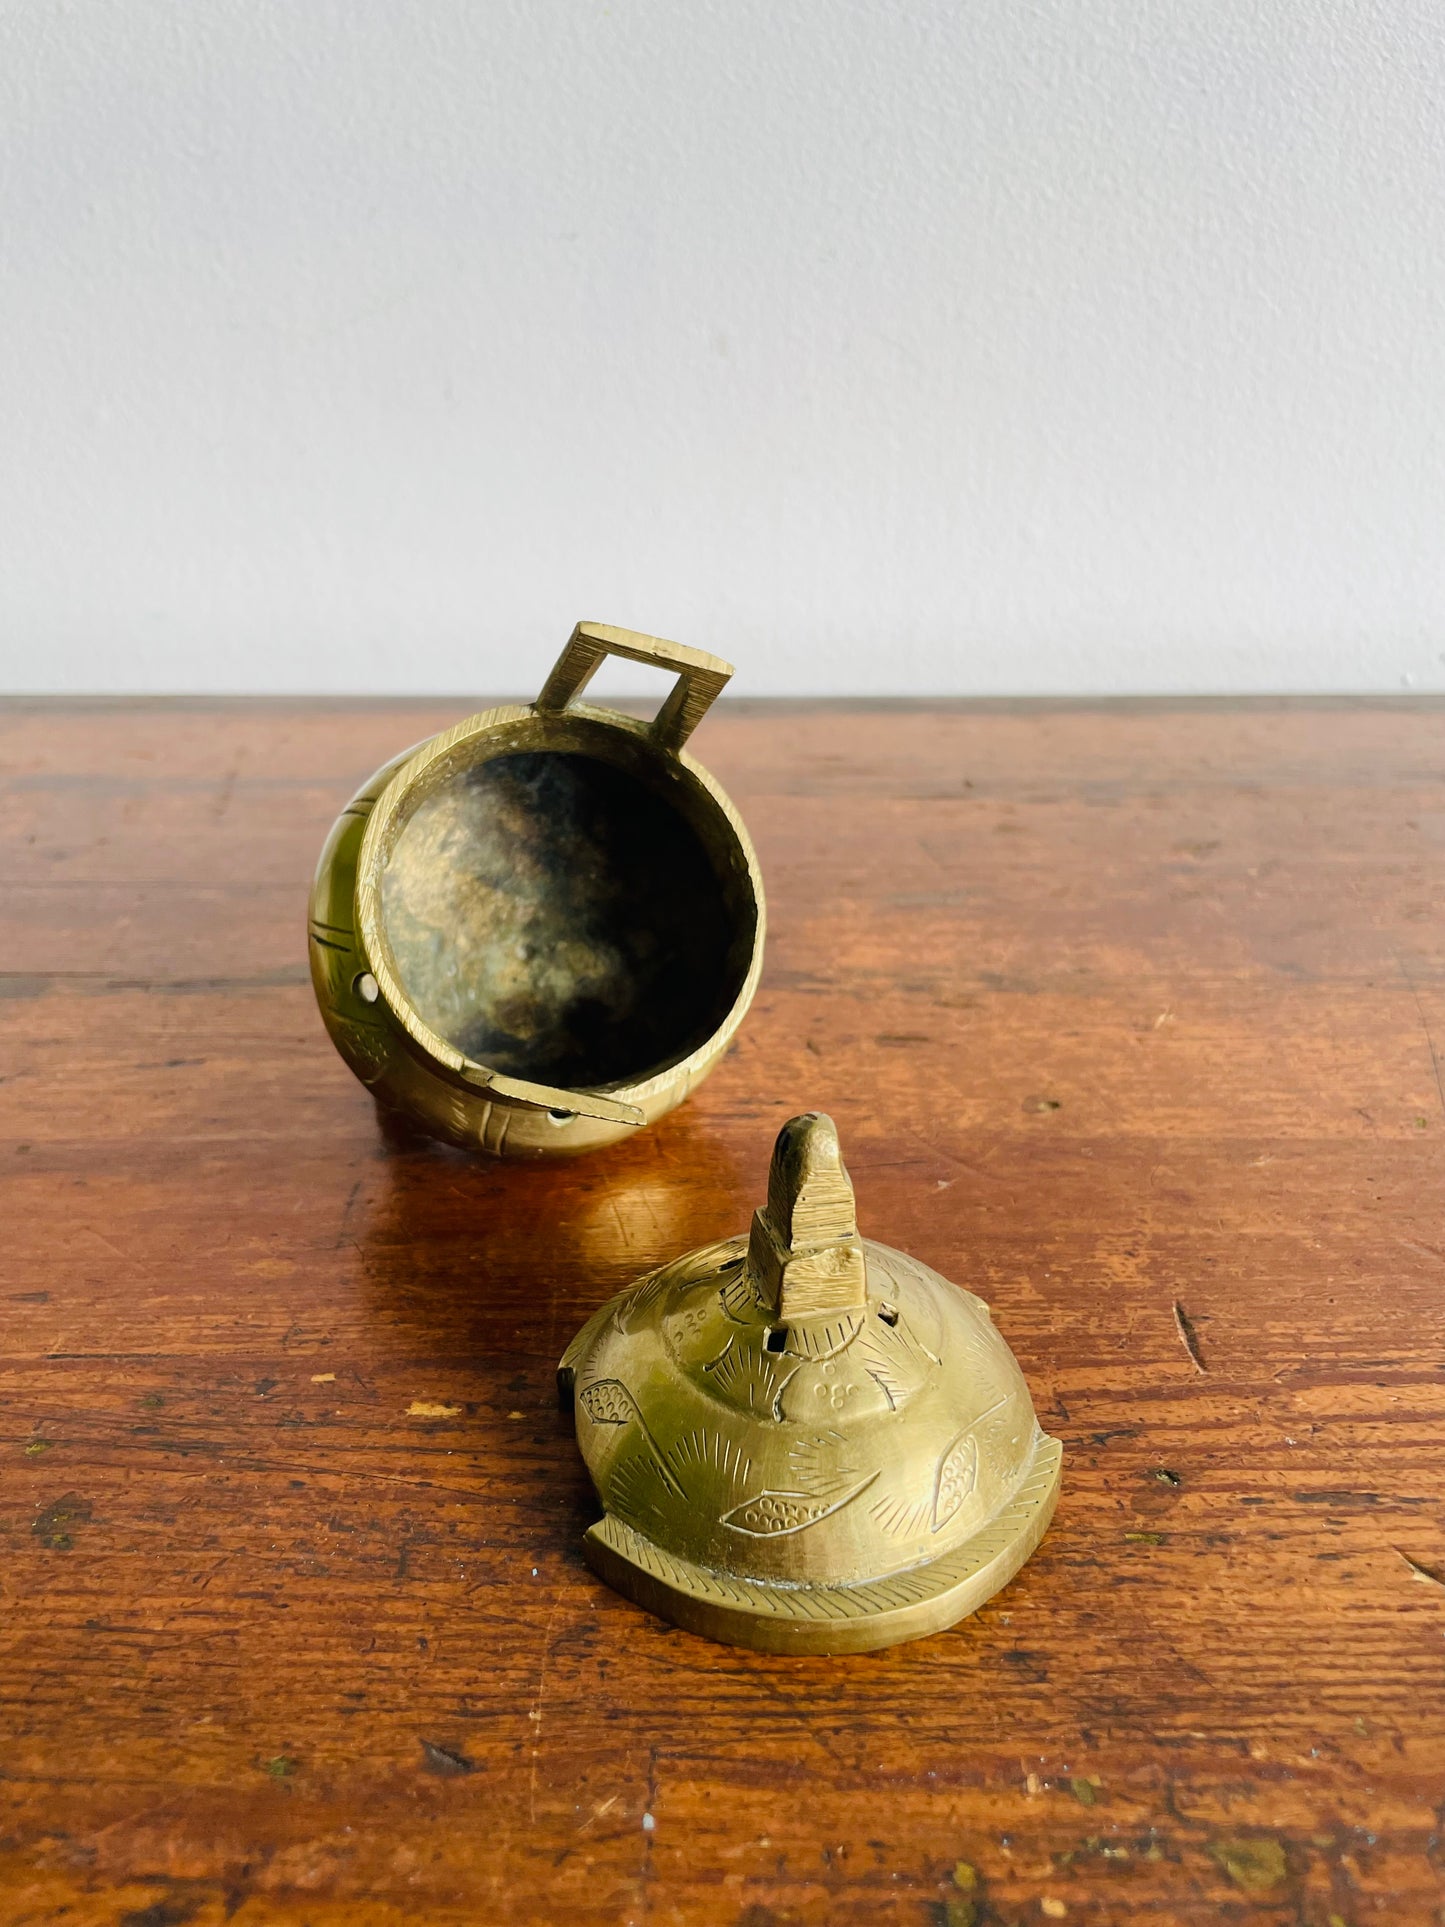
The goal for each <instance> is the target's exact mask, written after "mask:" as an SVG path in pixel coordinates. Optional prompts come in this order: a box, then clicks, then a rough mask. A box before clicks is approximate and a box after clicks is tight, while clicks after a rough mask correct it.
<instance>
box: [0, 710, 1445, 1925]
mask: <svg viewBox="0 0 1445 1927" xmlns="http://www.w3.org/2000/svg"><path fill="white" fill-rule="evenodd" d="M459 713H460V709H459V706H458V705H455V704H434V705H427V706H422V705H400V704H392V705H371V706H368V705H364V704H355V705H351V706H335V707H330V708H327V707H324V706H319V705H309V706H308V705H291V706H288V705H280V704H273V705H264V704H250V705H235V706H226V705H210V706H206V705H192V706H187V705H171V706H167V705H151V706H145V705H140V706H109V707H108V706H104V705H89V706H85V705H80V706H72V707H66V706H63V705H54V706H49V707H47V706H43V705H37V706H26V705H14V706H11V707H10V708H9V709H7V710H6V711H4V712H3V715H0V794H3V804H4V807H3V813H0V877H3V882H4V888H3V892H0V973H3V974H0V1175H3V1204H0V1273H3V1285H0V1310H3V1321H4V1334H3V1347H0V1353H3V1357H0V1467H3V1479H0V1549H3V1557H0V1595H3V1616H0V1640H3V1653H0V1921H3V1922H4V1923H5V1927H14V1924H17V1923H22V1922H24V1923H31V1922H42V1921H44V1922H49V1921H59V1922H65V1923H68V1927H89V1923H107V1924H110V1923H115V1924H116V1927H121V1924H122V1923H123V1924H124V1927H182V1924H183V1923H195V1927H213V1924H218V1923H220V1922H222V1921H225V1920H230V1921H234V1922H236V1923H239V1927H266V1924H268V1923H278V1924H279V1923H287V1924H288V1927H300V1924H301V1923H310V1924H311V1927H341V1924H342V1923H355V1922H362V1923H372V1922H375V1923H378V1927H391V1923H397V1927H400V1923H415V1922H425V1923H433V1922H435V1923H452V1922H455V1923H463V1922H466V1923H473V1922H479V1921H507V1922H513V1923H519V1924H521V1927H525V1923H531V1922H539V1923H540V1922H554V1921H566V1922H568V1923H572V1924H573V1927H591V1924H592V1923H597V1927H602V1924H603V1923H606V1924H607V1927H616V1924H617V1923H624V1922H650V1923H677V1927H694V1924H697V1927H701V1923H714V1922H719V1923H728V1924H729V1927H849V1924H851V1923H863V1922H880V1923H881V1922H899V1923H910V1924H911V1927H971V1924H972V1927H986V1924H991V1927H1001V1924H1002V1923H1021V1922H1033V1921H1036V1920H1053V1919H1067V1920H1071V1921H1076V1922H1090V1923H1109V1924H1111V1927H1112V1924H1113V1923H1120V1922H1124V1921H1133V1920H1148V1921H1151V1922H1157V1923H1172V1922H1181V1923H1182V1922H1188V1923H1196V1922H1199V1923H1203V1922H1215V1921H1234V1920H1240V1921H1245V1920H1247V1921H1250V1922H1258V1923H1261V1927H1273V1924H1274V1923H1278V1924H1279V1927H1284V1924H1285V1923H1289V1924H1290V1927H1300V1924H1301V1923H1303V1924H1304V1927H1335V1924H1336V1923H1340V1922H1344V1923H1349V1927H1356V1923H1363V1922H1366V1921H1375V1920H1379V1921H1384V1922H1389V1923H1391V1927H1413V1923H1417V1922H1435V1921H1437V1920H1438V1919H1440V1918H1442V1917H1445V1916H1442V1915H1441V1913H1440V1908H1441V1905H1442V1901H1445V1843H1442V1833H1441V1828H1442V1811H1441V1809H1442V1803H1445V1586H1442V1585H1440V1584H1438V1583H1433V1582H1432V1580H1431V1578H1430V1576H1429V1575H1430V1574H1431V1573H1432V1572H1433V1573H1435V1574H1437V1575H1439V1576H1440V1577H1442V1578H1445V1310H1442V1307H1445V1290H1442V1286H1445V1223H1442V1188H1441V1179H1442V1175H1445V1094H1442V1073H1441V1064H1440V1062H1439V1059H1438V1057H1437V1051H1438V1050H1440V1049H1445V945H1442V936H1441V932H1442V906H1441V901H1440V888H1439V884H1440V877H1441V873H1442V867H1445V848H1442V845H1445V712H1442V710H1441V709H1440V708H1439V707H1436V706H1430V705H1428V704H1422V705H1413V706H1411V705H1404V704H1399V705H1389V704H1384V705H1377V706H1371V707H1349V706H1339V705H1328V704H1316V705H1309V704H1305V705H1299V706H1294V707H1286V706H1280V705H1269V704H1264V705H1254V706H1242V707H1230V706H1227V705H1219V704H1213V705H1201V706H1194V707H1191V706H1187V705H1176V706H1169V705H1137V706H1132V707H1129V706H1126V707H1107V706H1099V707H1066V706H1056V707H1040V708H1029V707H1007V706H1005V707H993V708H990V707H986V706H985V707H946V706H940V707H936V708H906V707H905V708H891V709H882V710H877V711H873V712H869V711H866V710H861V709H858V708H832V709H830V708H803V707H796V706H788V707H780V708H776V709H767V708H759V709H747V708H734V709H731V710H729V709H728V708H726V707H724V709H723V710H722V712H721V713H720V714H717V715H716V716H714V717H713V718H712V719H710V720H709V721H708V722H707V723H706V724H705V725H704V727H703V729H702V730H701V732H700V734H699V740H698V744H697V748H698V752H699V754H700V755H701V756H702V757H703V758H704V759H705V760H706V761H707V762H708V763H709V765H710V766H711V767H712V768H713V769H714V770H715V771H716V772H717V773H718V775H719V776H720V777H721V779H722V780H723V782H724V783H725V784H726V785H727V787H728V788H729V789H730V791H731V793H732V795H733V796H734V798H735V799H736V800H737V802H738V804H739V805H740V807H741V809H742V811H743V813H744V815H745V816H746V818H747V820H748V822H749V824H750V825H751V827H752V830H753V834H754V836H755V838H756V840H757V843H758V846H759V852H760V856H761V859H762V865H763V870H764V874H765V876H766V879H767V883H768V889H769V894H770V912H771V921H772V931H771V938H770V947H769V953H768V964H767V971H766V976H765V979H764V985H763V989H762V992H761V994H760V996H759V998H758V1002H757V1004H756V1006H755V1008H754V1010H753V1013H752V1016H751V1017H750V1019H749V1021H748V1022H747V1024H746V1025H745V1026H744V1029H743V1031H742V1034H741V1039H740V1042H739V1044H738V1045H737V1047H736V1048H735V1050H734V1051H733V1053H732V1054H731V1055H730V1056H729V1057H728V1058H727V1060H726V1061H725V1063H724V1064H723V1065H722V1066H721V1067H720V1068H719V1070H718V1071H717V1072H716V1073H715V1074H714V1076H713V1077H712V1079H711V1081H710V1082H709V1083H708V1084H707V1085H706V1086H705V1087H704V1088H703V1089H702V1090H701V1091H700V1092H699V1093H698V1095H697V1096H696V1097H695V1098H694V1099H693V1100H692V1101H691V1102H690V1103H689V1104H687V1105H686V1106H684V1107H683V1108H682V1109H681V1110H680V1111H678V1112H676V1113H675V1114H674V1115H673V1116H672V1117H671V1118H669V1119H668V1120H667V1121H666V1122H665V1123H663V1124H662V1125H661V1126H659V1127H658V1128H656V1129H655V1130H653V1131H651V1132H648V1133H646V1134H644V1135H642V1136H639V1137H638V1138H637V1139H636V1140H635V1141H633V1142H630V1143H629V1144H627V1145H626V1146H624V1147H622V1148H621V1149H619V1150H616V1151H614V1152H611V1153H607V1154H604V1155H602V1156H600V1157H598V1158H597V1159H595V1160H594V1161H592V1162H588V1163H583V1164H577V1165H572V1166H567V1165H557V1166H552V1167H549V1168H544V1169H539V1168H524V1167H512V1166H504V1165H494V1164H487V1163H482V1162H474V1163H469V1162H467V1161H465V1160H464V1159H462V1158H460V1157H458V1156H455V1155H452V1154H449V1153H441V1152H438V1151H436V1150H432V1149H429V1148H427V1147H425V1146H422V1145H418V1144H415V1143H411V1142H407V1141H405V1140H404V1139H401V1138H399V1137H396V1136H392V1137H390V1138H389V1137H388V1135H387V1134H386V1133H385V1132H384V1131H383V1130H382V1129H381V1128H379V1125H378V1121H377V1118H376V1116H375V1114H374V1111H373V1109H372V1107H371V1104H370V1101H369V1099H368V1098H367V1096H366V1094H365V1092H364V1091H363V1090H362V1088H361V1087H360V1086H359V1085H358V1084H356V1083H355V1082H354V1081H353V1080H352V1078H351V1077H350V1076H349V1074H348V1073H347V1072H346V1070H345V1069H344V1068H343V1066H342V1064H341V1063H340V1061H339V1060H338V1059H337V1058H336V1056H335V1055H334V1054H333V1052H332V1050H331V1048H330V1046H329V1045H328V1043H327V1041H326V1039H325V1036H324V1035H323V1032H322V1029H321V1025H320V1023H319V1021H318V1019H317V1016H316V1014H315V1011H314V1009H313V1007H312V1002H311V993H310V989H309V987H308V984H307V980H306V961H305V946H304V909H305V892H306V885H307V881H308V877H309V873H310V870H311V867H312V864H313V862H314V860H315V856H316V853H317V850H318V848H319V846H320V843H321V839H322V836H323V834H324V832H325V830H326V828H327V826H328V824H329V823H330V821H331V818H332V816H333V814H334V813H335V811H336V810H337V809H338V808H339V807H340V806H341V804H342V803H343V802H344V801H345V800H346V798H347V796H348V794H349V793H350V791H351V790H352V788H353V786H354V785H355V784H356V783H357V782H358V781H359V780H360V779H362V778H363V777H365V776H366V775H367V774H368V773H369V771H370V770H371V769H372V767H373V766H374V765H375V764H377V763H378V762H380V761H381V760H382V759H383V758H384V757H386V756H387V755H389V754H390V753H392V752H393V751H395V750H396V749H397V748H399V747H400V746H402V745H403V744H405V743H406V742H408V741H411V740H415V739H416V738H418V737H420V736H422V735H424V734H426V733H428V732H430V731H431V730H433V729H435V728H438V727H440V726H442V725H443V724H445V723H447V722H450V721H452V720H454V719H455V718H456V716H457V715H458V714H459ZM805 1107H821V1108H826V1109H827V1110H829V1111H831V1112H832V1113H833V1115H834V1116H835V1117H836V1118H837V1120H838V1122H839V1125H840V1127H841V1129H842V1131H843V1133H844V1141H845V1145H846V1148H847V1155H848V1159H849V1163H850V1165H851V1168H852V1172H853V1176H854V1179H855V1181H856V1184H857V1189H858V1196H859V1204H860V1216H861V1219H862V1223H863V1226H864V1229H865V1231H866V1232H867V1233H869V1234H871V1235H872V1236H874V1237H877V1238H881V1239H883V1240H884V1241H886V1242H888V1243H891V1244H896V1245H901V1246H905V1247H907V1248H908V1249H909V1250H910V1251H912V1252H915V1253H916V1254H917V1255H918V1256H919V1257H920V1258H922V1259H923V1260H925V1261H926V1262H927V1263H929V1264H930V1265H933V1266H936V1267H937V1268H938V1269H939V1270H941V1271H942V1272H944V1273H946V1274H948V1275H950V1276H952V1277H954V1278H956V1279H958V1280H959V1281H961V1282H963V1283H966V1284H968V1285H970V1286H972V1287H974V1288H975V1289H977V1290H979V1291H981V1292H982V1293H983V1294H984V1295H985V1296H986V1297H987V1298H988V1299H989V1300H990V1301H991V1302H992V1304H993V1307H994V1311H995V1315H996V1318H997V1321H998V1324H999V1326H1000V1327H1001V1329H1002V1331H1003V1332H1004V1334H1005V1335H1006V1336H1007V1338H1008V1339H1009V1341H1010V1342H1011V1343H1012V1345H1013V1346H1014V1348H1015V1350H1016V1352H1017V1354H1018V1357H1019V1359H1020V1361H1021V1363H1022V1365H1023V1367H1024V1370H1025V1372H1026V1373H1027V1376H1028V1378H1029V1381H1030V1384H1031V1385H1032V1387H1033V1391H1034V1396H1035V1399H1036V1402H1037V1405H1038V1409H1039V1413H1040V1416H1041V1418H1042V1419H1043V1422H1044V1424H1045V1425H1046V1427H1047V1428H1048V1430H1050V1431H1051V1432H1053V1433H1055V1434H1057V1435H1058V1436H1060V1437H1061V1438H1062V1439H1063V1440H1064V1443H1065V1455H1066V1456H1065V1472H1064V1492H1063V1498H1062V1501H1061V1504H1060V1507H1059V1511H1058V1515H1057V1518H1056V1521H1055V1524H1054V1526H1053V1528H1052V1530H1051V1532H1050V1534H1049V1536H1048V1538H1047V1540H1046V1541H1045V1543H1044V1545H1043V1546H1042V1548H1041V1549H1040V1551H1039V1553H1038V1554H1037V1555H1036V1557H1035V1558H1034V1559H1033V1560H1032V1562H1031V1563H1030V1564H1029V1565H1028V1567H1027V1568H1026V1569H1025V1571H1024V1572H1023V1574H1022V1575H1021V1576H1020V1577H1019V1578H1018V1579H1017V1580H1016V1581H1015V1582H1014V1583H1013V1584H1012V1585H1011V1586H1010V1587H1009V1588H1008V1589H1007V1590H1006V1591H1005V1592H1004V1593H1002V1594H1001V1595H1000V1596H999V1597H998V1598H996V1599H995V1600H994V1601H993V1602H992V1603H991V1604H990V1605H989V1606H988V1607H987V1608H985V1609H984V1610H983V1611H982V1612H980V1613H979V1614H978V1615H977V1617H976V1618H974V1619H973V1620H971V1621H968V1622H966V1623H965V1624H964V1625H963V1626H961V1627H960V1628H958V1629H957V1630H956V1631H954V1632H951V1633H948V1634H945V1635H943V1636H941V1637H938V1638H934V1639H931V1640H928V1641H926V1642H924V1643H922V1644H919V1645H916V1646H912V1647H903V1648H899V1649H897V1650H894V1651H891V1652H887V1653H884V1654H881V1655H877V1656H873V1657H867V1658H856V1659H841V1660H822V1659H816V1660H813V1659H810V1660H787V1659H777V1658H769V1657H765V1656H762V1655H758V1654H753V1653H747V1652H738V1651H731V1650H728V1649H724V1648H721V1647H717V1646H712V1645H709V1644H706V1643H704V1642H702V1641H700V1640H698V1639H695V1638H692V1637H690V1636H689V1635H686V1634H684V1633H680V1632H676V1631H673V1630H670V1629H669V1628H668V1627H666V1626H664V1625H662V1624H660V1623H659V1622H658V1621H656V1620H653V1619H651V1618H649V1617H647V1616H646V1615H644V1614H643V1613H641V1612H639V1611H637V1610H636V1609H634V1608H633V1607H632V1606H630V1605H628V1604H626V1603H625V1602H624V1601H622V1600H621V1599H619V1598H616V1597H614V1596H613V1595H611V1594H610V1593H609V1592H608V1591H607V1590H606V1589H605V1588H604V1587H603V1586H601V1585H600V1584H599V1583H598V1582H597V1581H596V1580H594V1579H593V1578H592V1577H591V1575H590V1574H589V1573H588V1571H587V1570H586V1568H585V1567H584V1565H583V1563H582V1558H581V1553H580V1539H581V1533H582V1530H583V1527H584V1525H585V1523H586V1522H587V1520H588V1519H589V1518H590V1517H591V1516H592V1512H591V1507H590V1502H589V1494H588V1490H587V1487H586V1484H585V1480H584V1477H583V1473H582V1469H581V1465H580V1462H579V1459H578V1455H577V1452H576V1450H575V1447H574V1443H573V1440H572V1437H571V1435H570V1431H569V1427H568V1424H567V1422H566V1421H564V1420H563V1419H562V1418H561V1417H560V1416H559V1415H558V1413H557V1411H556V1408H555V1403H554V1393H553V1380H552V1372H553V1367H554V1364H555V1362H556V1359H557V1356H558V1353H559V1351H560V1350H561V1347H562V1345H563V1343H564V1342H565V1340H566V1339H567V1337H568V1336H569V1335H570V1334H571V1332H572V1331H573V1329H574V1328H575V1327H576V1326H577V1325H578V1324H579V1323H580V1322H581V1321H582V1319H583V1318H584V1316H585V1315H586V1314H587V1313H588V1312H589V1310H590V1309H591V1308H592V1307H594V1306H595V1305H596V1304H597V1303H598V1302H599V1301H600V1300H601V1299H602V1298H603V1297H604V1296H605V1295H606V1294H607V1293H610V1292H612V1291H614V1290H616V1289H618V1288H619V1287H620V1286H622V1285H623V1284H624V1283H626V1282H627V1281H628V1280H629V1279H630V1278H631V1277H633V1276H634V1275H635V1274H636V1273H638V1272H639V1271H641V1270H643V1269H645V1268H647V1267H649V1266H652V1265H654V1264H655V1263H657V1262H658V1261H659V1260H661V1259H663V1258H665V1257H669V1256H672V1255H673V1254H675V1253H677V1252H679V1251H681V1250H683V1249H684V1248H686V1247H688V1246H690V1245H693V1244H696V1243H699V1242H701V1241H702V1240H704V1239H711V1238H714V1237H717V1236H720V1235H724V1234H727V1233H731V1232H734V1231H738V1230H741V1229H742V1228H743V1227H744V1226H745V1225H746V1223H747V1220H748V1215H749V1212H750V1210H751V1208H752V1206H753V1205H754V1204H755V1203H757V1202H758V1201H759V1199H760V1197H761V1187H762V1185H763V1180H764V1173H765V1169H766V1162H767V1154H768V1149H769V1145H770V1141H771V1138H772V1135H773V1132H774V1130H775V1128H776V1126H777V1125H778V1124H779V1123H780V1122H781V1121H782V1119H783V1118H785V1117H786V1116H787V1115H788V1114H789V1113H791V1112H793V1111H797V1110H800V1109H803V1108H805ZM1176 1307H1178V1312H1177V1313H1176ZM1190 1334H1192V1341H1191V1342H1192V1345H1193V1352H1192V1354H1191V1350H1190V1349H1189V1346H1188V1345H1187V1344H1186V1339H1187V1338H1188V1337H1189V1335H1190ZM1410 1562H1414V1565H1413V1566H1412V1564H1411V1563H1410Z"/></svg>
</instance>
